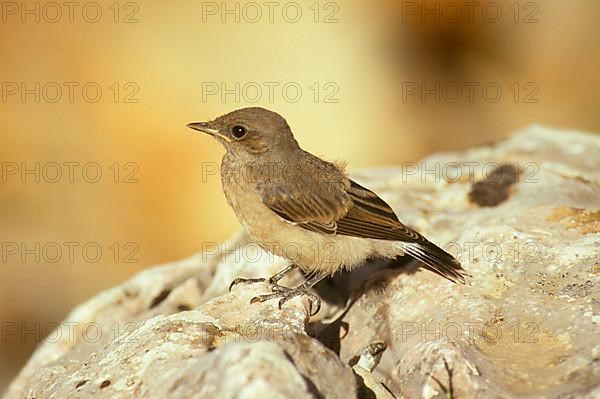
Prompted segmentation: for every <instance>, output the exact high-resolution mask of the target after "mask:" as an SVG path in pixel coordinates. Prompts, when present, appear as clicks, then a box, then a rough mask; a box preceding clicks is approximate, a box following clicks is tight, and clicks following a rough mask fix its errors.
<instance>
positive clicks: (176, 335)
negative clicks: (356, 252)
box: [6, 126, 600, 399]
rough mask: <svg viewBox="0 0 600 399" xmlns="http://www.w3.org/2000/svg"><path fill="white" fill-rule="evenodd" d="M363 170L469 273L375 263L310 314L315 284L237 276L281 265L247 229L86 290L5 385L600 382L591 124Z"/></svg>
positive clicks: (598, 214) (598, 171) (418, 389)
mask: <svg viewBox="0 0 600 399" xmlns="http://www.w3.org/2000/svg"><path fill="white" fill-rule="evenodd" d="M353 177H354V178H356V179H357V180H358V182H359V183H360V184H363V185H366V186H368V187H369V188H371V189H373V190H374V191H376V192H378V193H379V194H380V195H381V196H382V198H384V199H385V200H386V201H387V202H388V203H389V204H390V205H391V206H392V207H393V208H394V209H395V210H396V211H397V213H398V215H399V216H400V219H401V220H403V221H404V222H405V223H407V224H410V225H412V226H413V227H415V228H416V229H418V230H419V231H421V232H422V233H423V234H425V235H426V236H427V237H429V238H430V239H431V240H432V241H434V242H437V243H439V244H440V245H442V246H443V247H445V248H446V249H447V250H448V251H449V252H452V253H454V254H455V255H456V256H457V257H459V258H460V260H461V262H462V263H463V265H464V267H465V269H466V270H467V271H468V272H469V273H470V274H471V275H472V278H471V279H470V284H469V285H464V286H462V285H455V284H452V283H450V282H447V281H445V280H443V279H441V278H439V277H438V276H436V275H434V274H432V273H429V272H426V271H422V270H419V269H417V267H418V265H417V264H416V262H411V261H409V259H404V258H400V259H399V260H397V261H394V262H382V261H373V262H372V263H369V264H366V265H364V266H363V267H361V268H360V269H358V270H355V271H353V272H352V273H345V274H341V275H339V276H336V277H334V278H332V279H329V280H326V281H323V282H322V283H321V284H319V285H318V286H317V287H316V290H317V292H318V293H319V294H320V295H321V297H322V298H323V301H324V302H323V308H322V310H321V312H320V313H319V314H318V315H317V316H316V317H313V318H310V320H309V317H308V315H307V314H308V307H309V303H308V301H307V300H306V299H305V298H297V299H294V300H291V301H289V302H288V303H286V304H285V305H284V306H283V308H282V309H281V310H280V309H278V307H277V301H269V302H265V303H257V304H252V305H250V304H248V302H249V300H250V298H252V297H253V296H254V295H257V294H260V293H265V292H268V287H267V286H266V285H265V284H252V285H238V286H236V287H234V289H233V291H232V292H231V293H228V292H227V288H228V285H229V282H230V281H231V280H233V278H235V277H238V276H243V277H263V276H268V275H270V274H273V273H274V272H276V271H277V270H279V269H281V268H283V267H284V266H285V265H286V261H285V260H283V259H280V258H276V257H272V256H270V255H268V254H266V253H264V252H262V251H261V250H260V249H259V248H258V247H257V246H256V245H255V244H253V243H251V242H249V240H248V237H247V236H246V235H245V234H244V233H241V234H240V235H238V236H237V237H236V238H234V239H233V240H232V241H230V242H228V243H226V244H224V245H223V246H220V247H216V246H215V247H214V248H209V249H207V250H206V251H205V253H203V254H198V255H196V256H193V257H191V258H189V259H186V260H183V261H180V262H176V263H172V264H169V265H166V266H160V267H156V268H153V269H150V270H147V271H145V272H143V273H141V274H139V275H138V276H135V277H134V278H132V279H131V280H129V281H128V282H126V283H124V284H123V285H122V286H119V287H116V288H113V289H111V290H108V291H106V292H103V293H101V294H99V295H98V296H96V297H95V298H92V299H90V300H89V301H88V302H86V303H84V304H82V305H80V306H79V307H78V308H76V309H75V310H74V311H73V312H72V313H71V314H70V315H69V316H68V317H67V319H66V320H65V321H64V322H63V323H62V324H61V326H60V327H59V328H58V329H57V330H56V331H54V332H53V333H52V334H50V335H49V337H48V338H47V339H46V341H45V342H44V343H43V344H42V345H41V346H40V347H39V348H38V349H37V350H36V352H35V353H34V354H33V356H32V357H31V359H30V360H29V362H28V363H27V365H26V366H25V367H24V368H23V370H22V371H21V373H20V374H19V375H18V377H17V378H16V379H15V380H14V381H13V383H12V384H11V386H10V388H9V390H8V391H7V393H6V398H10V399H12V398H23V397H27V398H37V399H40V398H49V397H56V398H63V397H79V398H88V397H92V396H93V397H99V398H102V397H107V398H109V397H110V398H142V397H152V398H167V397H168V398H179V397H181V398H196V397H197V398H200V397H202V398H205V397H215V398H233V397H240V398H262V397H273V398H279V397H281V398H287V397H294V398H296V397H298V398H304V397H307V398H309V397H323V398H340V397H343V398H354V397H376V398H387V397H392V396H391V395H394V396H395V397H401V396H403V397H410V398H416V397H418V398H442V397H455V398H471V397H547V398H559V397H560V398H571V397H578V398H581V397H583V398H592V397H598V396H600V288H599V284H598V282H599V280H600V138H599V136H595V135H590V134H584V133H579V132H570V131H559V130H552V129H547V128H543V127H537V126H534V127H531V128H528V129H525V130H524V131H522V132H518V133H517V134H515V135H513V136H512V137H511V138H509V139H507V140H506V141H503V142H500V143H496V144H492V145H489V146H484V147H481V148H475V149H472V150H468V151H465V152H462V153H445V154H437V155H433V156H431V157H429V158H427V159H425V160H423V162H421V163H417V164H403V165H401V167H389V168H380V169H371V170H362V171H355V172H354V173H353ZM300 278H301V276H300V275H299V274H297V275H294V276H292V278H288V279H287V280H284V282H283V283H284V284H290V285H293V283H294V282H297V281H299V279H300ZM345 304H347V306H345ZM382 343H385V345H383V344H382ZM386 346H387V349H385V350H384V351H383V352H382V353H381V352H380V351H381V350H383V348H385V347H386ZM369 348H379V349H378V350H379V352H378V351H375V352H373V353H371V352H369V351H368V350H367V349H369ZM365 351H367V352H365ZM373 354H375V355H373ZM372 355H373V356H372ZM377 363H379V364H377Z"/></svg>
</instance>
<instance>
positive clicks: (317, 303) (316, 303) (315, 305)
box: [279, 290, 321, 316]
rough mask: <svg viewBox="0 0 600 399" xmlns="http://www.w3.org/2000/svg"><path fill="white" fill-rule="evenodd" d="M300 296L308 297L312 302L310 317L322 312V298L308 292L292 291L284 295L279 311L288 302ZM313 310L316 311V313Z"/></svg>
mask: <svg viewBox="0 0 600 399" xmlns="http://www.w3.org/2000/svg"><path fill="white" fill-rule="evenodd" d="M300 295H306V296H307V297H308V300H309V302H310V308H309V311H308V312H309V315H310V316H314V315H316V314H317V313H319V310H321V298H319V297H318V296H316V295H315V294H313V293H312V292H309V291H307V290H290V291H288V292H287V293H285V294H283V296H282V298H281V299H280V300H279V309H281V307H282V306H283V305H284V304H285V303H286V302H287V301H289V300H290V299H292V298H294V297H296V296H300ZM313 309H315V311H314V312H313Z"/></svg>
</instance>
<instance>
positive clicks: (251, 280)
mask: <svg viewBox="0 0 600 399" xmlns="http://www.w3.org/2000/svg"><path fill="white" fill-rule="evenodd" d="M268 282H269V279H268V278H264V277H262V278H243V277H237V278H236V279H234V280H233V281H232V282H231V284H229V292H231V289H232V288H233V286H234V285H238V284H254V283H268Z"/></svg>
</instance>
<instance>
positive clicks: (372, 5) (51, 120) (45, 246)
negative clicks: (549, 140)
mask: <svg viewBox="0 0 600 399" xmlns="http://www.w3.org/2000/svg"><path fill="white" fill-rule="evenodd" d="M1 6H2V10H1V12H2V14H1V18H2V20H1V23H0V76H1V79H0V81H1V84H2V87H1V89H2V92H1V96H2V97H1V102H0V140H1V144H0V162H1V167H2V181H1V183H0V190H1V195H0V244H1V245H2V247H1V253H0V255H1V257H2V259H1V263H0V322H1V328H0V333H1V334H0V392H1V391H2V390H3V389H4V388H5V387H6V386H7V384H8V383H9V381H10V380H11V379H12V378H13V377H14V375H15V374H16V373H17V372H18V370H19V369H20V368H21V367H22V365H23V364H24V362H25V361H26V360H27V359H28V357H29V356H30V354H31V353H32V351H33V350H34V348H35V346H36V345H37V344H38V343H39V342H41V341H42V340H43V338H44V335H45V334H48V333H49V332H50V330H51V328H52V326H53V325H54V324H52V323H56V322H60V321H61V320H62V319H63V318H64V317H65V316H66V314H67V313H68V312H69V310H70V309H72V308H73V307H74V306H76V305H77V304H78V303H80V302H82V301H84V300H86V299H87V298H89V297H90V296H93V295H95V294H97V293H98V292H99V291H101V290H103V289H106V288H109V287H112V286H114V285H117V284H120V283H121V282H123V281H124V280H125V279H127V278H129V277H131V276H132V275H134V274H135V273H137V272H139V271H141V270H142V269H144V268H147V267H150V266H153V265H156V264H159V263H164V262H169V261H173V260H177V259H180V258H183V257H186V256H189V255H191V254H194V253H196V252H198V251H200V250H201V249H202V247H203V244H206V243H211V242H214V243H218V242H221V241H223V240H226V239H227V238H229V237H230V236H231V235H232V234H234V233H235V232H236V231H237V230H238V229H239V225H238V223H237V221H236V219H235V216H234V215H233V213H232V211H231V210H230V209H229V208H228V206H227V205H226V201H225V198H224V197H223V195H222V193H221V188H220V179H219V177H218V174H215V171H216V169H215V167H216V165H218V162H219V161H220V158H221V156H222V155H223V149H222V148H220V146H219V145H218V143H216V142H215V141H213V140H211V139H209V138H208V137H205V136H201V135H199V134H195V133H194V132H193V131H191V130H189V129H186V127H185V124H186V123H188V122H192V121H197V120H206V119H211V118H213V117H216V116H218V115H220V114H223V113H226V112H228V111H231V110H233V109H236V108H240V107H243V106H253V105H258V106H263V107H267V108H270V109H273V110H275V111H277V112H279V113H281V114H282V115H284V116H285V117H286V119H287V120H288V122H289V124H290V125H291V126H292V129H293V131H294V132H295V134H296V137H297V138H298V140H299V141H300V143H301V144H302V145H303V147H304V148H305V149H307V150H309V151H311V152H313V153H315V154H318V155H320V156H323V157H324V158H326V159H330V160H338V159H339V160H347V161H349V166H350V168H363V167H371V166H380V165H389V164H400V163H402V162H411V161H417V160H419V159H420V158H422V157H423V156H425V155H427V154H429V153H431V152H435V151H451V150H461V149H465V148H469V147H472V146H474V145H479V144H483V143H489V142H492V141H495V140H500V139H502V138H504V137H506V136H507V135H509V134H510V133H511V132H513V131H515V130H517V129H519V128H522V127H524V126H526V125H529V124H531V123H542V124H546V125H552V126H558V127H568V128H576V129H582V130H588V131H594V132H598V131H600V112H598V109H599V106H600V90H599V89H600V74H599V73H598V71H600V46H599V45H598V43H600V29H598V24H599V23H600V3H599V2H594V1H585V0H579V1H573V2H564V1H560V0H544V1H518V2H516V1H515V0H510V1H497V2H488V1H481V2H466V3H465V2H461V1H453V2H452V1H442V0H438V1H418V2H407V1H391V0H389V1H385V0H378V1H367V0H360V1H357V0H352V1H350V0H337V1H333V2H328V1H323V2H315V1H313V0H311V1H306V2H303V1H300V2H286V1H284V2H274V5H265V4H264V3H262V2H258V3H252V2H233V1H227V2H225V3H222V2H220V1H219V2H197V1H188V0H179V1H177V2H158V1H153V2H151V1H147V0H139V1H134V2H125V1H124V2H104V1H100V2H96V3H94V2H85V1H84V2H72V3H68V2H67V4H65V3H62V2H45V1H41V2H33V1H28V2H10V1H8V2H2V3H1Z"/></svg>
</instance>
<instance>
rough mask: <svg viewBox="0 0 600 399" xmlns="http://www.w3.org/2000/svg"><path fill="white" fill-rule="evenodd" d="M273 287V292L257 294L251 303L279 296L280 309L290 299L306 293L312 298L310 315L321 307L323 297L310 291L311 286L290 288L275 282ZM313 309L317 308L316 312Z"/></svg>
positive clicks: (314, 313) (317, 311)
mask: <svg viewBox="0 0 600 399" xmlns="http://www.w3.org/2000/svg"><path fill="white" fill-rule="evenodd" d="M271 289H272V291H273V293H271V294H264V295H258V296H255V297H254V298H252V300H250V303H257V302H265V301H268V300H270V299H276V298H279V309H281V307H282V306H283V305H284V304H285V303H286V302H287V301H289V300H290V299H292V298H294V297H297V296H300V295H306V296H307V297H308V299H309V300H310V310H309V313H310V316H314V315H316V314H317V313H319V310H320V309H321V298H319V297H318V296H317V295H315V294H313V293H312V292H310V291H309V288H306V287H303V286H300V287H296V288H288V287H283V286H281V285H277V284H274V285H273V286H272V288H271ZM313 309H315V310H314V312H313Z"/></svg>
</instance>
